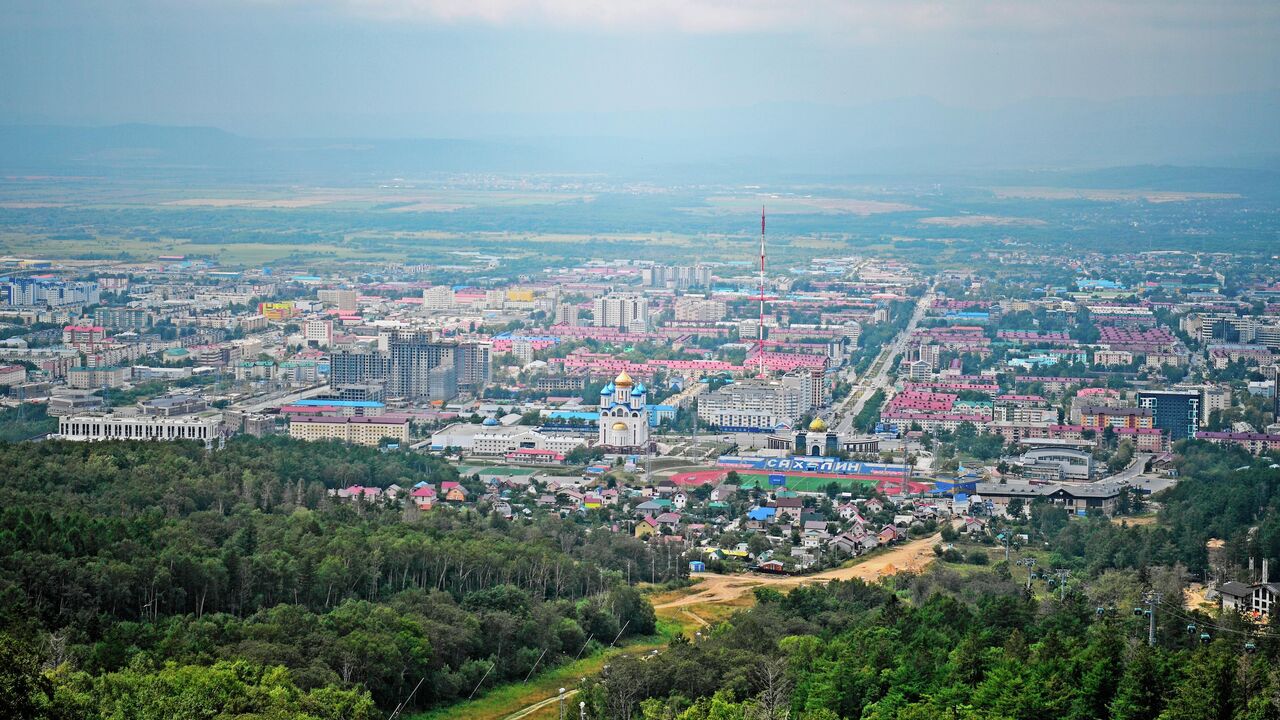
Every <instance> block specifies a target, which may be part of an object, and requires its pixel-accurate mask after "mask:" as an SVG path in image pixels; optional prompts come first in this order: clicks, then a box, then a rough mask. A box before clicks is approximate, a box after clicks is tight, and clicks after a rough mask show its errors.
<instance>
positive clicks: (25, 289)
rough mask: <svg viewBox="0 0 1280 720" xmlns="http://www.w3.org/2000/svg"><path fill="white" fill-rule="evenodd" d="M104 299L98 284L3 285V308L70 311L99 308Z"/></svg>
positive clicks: (20, 281)
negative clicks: (70, 307)
mask: <svg viewBox="0 0 1280 720" xmlns="http://www.w3.org/2000/svg"><path fill="white" fill-rule="evenodd" d="M100 298H101V290H100V289H99V287H98V283H96V282H93V281H72V280H57V279H53V278H13V279H10V280H7V281H4V282H0V305H12V306H14V307H67V306H69V305H96V304H97V303H98V301H99V300H100Z"/></svg>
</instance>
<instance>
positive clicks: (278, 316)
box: [258, 300, 298, 322]
mask: <svg viewBox="0 0 1280 720" xmlns="http://www.w3.org/2000/svg"><path fill="white" fill-rule="evenodd" d="M258 314H259V315H261V316H263V317H265V318H266V319H267V320H269V321H271V322H284V321H285V320H288V319H289V318H291V317H293V316H295V315H297V314H298V309H297V308H296V307H294V305H293V301H292V300H284V301H281V302H264V303H258Z"/></svg>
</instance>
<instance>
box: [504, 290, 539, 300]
mask: <svg viewBox="0 0 1280 720" xmlns="http://www.w3.org/2000/svg"><path fill="white" fill-rule="evenodd" d="M507 300H508V301H509V302H533V291H532V290H514V289H513V290H508V291H507Z"/></svg>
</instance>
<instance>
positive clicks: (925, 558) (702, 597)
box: [653, 533, 942, 610]
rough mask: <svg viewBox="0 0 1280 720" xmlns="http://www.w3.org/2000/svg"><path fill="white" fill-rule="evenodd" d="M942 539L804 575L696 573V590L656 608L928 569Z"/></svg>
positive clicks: (938, 536) (725, 600)
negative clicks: (769, 588) (927, 566)
mask: <svg viewBox="0 0 1280 720" xmlns="http://www.w3.org/2000/svg"><path fill="white" fill-rule="evenodd" d="M941 540H942V535H941V533H939V534H936V535H931V536H930V537H927V538H920V539H919V540H912V541H911V542H908V543H906V544H905V545H899V546H898V547H896V548H893V549H892V550H889V551H888V552H885V553H881V554H878V555H875V556H874V557H871V558H868V559H866V560H864V561H862V562H858V563H855V564H854V565H851V566H849V567H842V568H836V569H834V570H826V571H824V572H820V573H815V574H813V575H805V576H800V577H791V576H786V575H761V574H752V575H714V574H711V573H693V574H692V575H691V576H690V577H693V578H695V579H697V580H700V581H701V582H699V583H698V584H697V585H696V586H694V590H695V592H693V593H691V594H688V595H683V596H681V597H677V598H674V599H672V600H668V601H666V602H662V603H659V604H656V605H654V606H653V607H654V609H655V610H663V609H667V608H680V607H684V606H688V605H719V604H727V603H732V602H734V601H736V600H738V599H739V598H741V597H743V596H745V595H747V594H749V593H751V592H752V591H754V590H755V589H756V588H758V587H771V588H775V589H778V590H789V589H791V588H794V587H799V586H801V585H813V584H820V583H827V582H831V581H832V580H852V579H854V578H858V579H860V580H865V581H867V582H875V581H876V580H878V579H880V578H881V577H884V576H885V575H892V574H894V573H896V572H899V571H902V570H922V569H924V567H925V566H926V565H928V564H929V563H931V562H933V560H934V558H935V557H936V556H935V555H934V554H933V546H934V545H936V544H938V543H939V542H941Z"/></svg>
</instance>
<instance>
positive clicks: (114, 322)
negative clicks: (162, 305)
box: [93, 307, 151, 330]
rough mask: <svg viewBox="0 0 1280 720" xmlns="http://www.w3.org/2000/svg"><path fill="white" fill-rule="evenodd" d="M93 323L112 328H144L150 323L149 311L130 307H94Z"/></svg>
mask: <svg viewBox="0 0 1280 720" xmlns="http://www.w3.org/2000/svg"><path fill="white" fill-rule="evenodd" d="M93 324H94V325H101V326H102V327H105V328H110V329H112V330H145V329H146V328H147V327H148V326H150V325H151V313H150V312H148V311H147V310H144V309H142V308H132V307H100V308H94V310H93Z"/></svg>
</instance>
